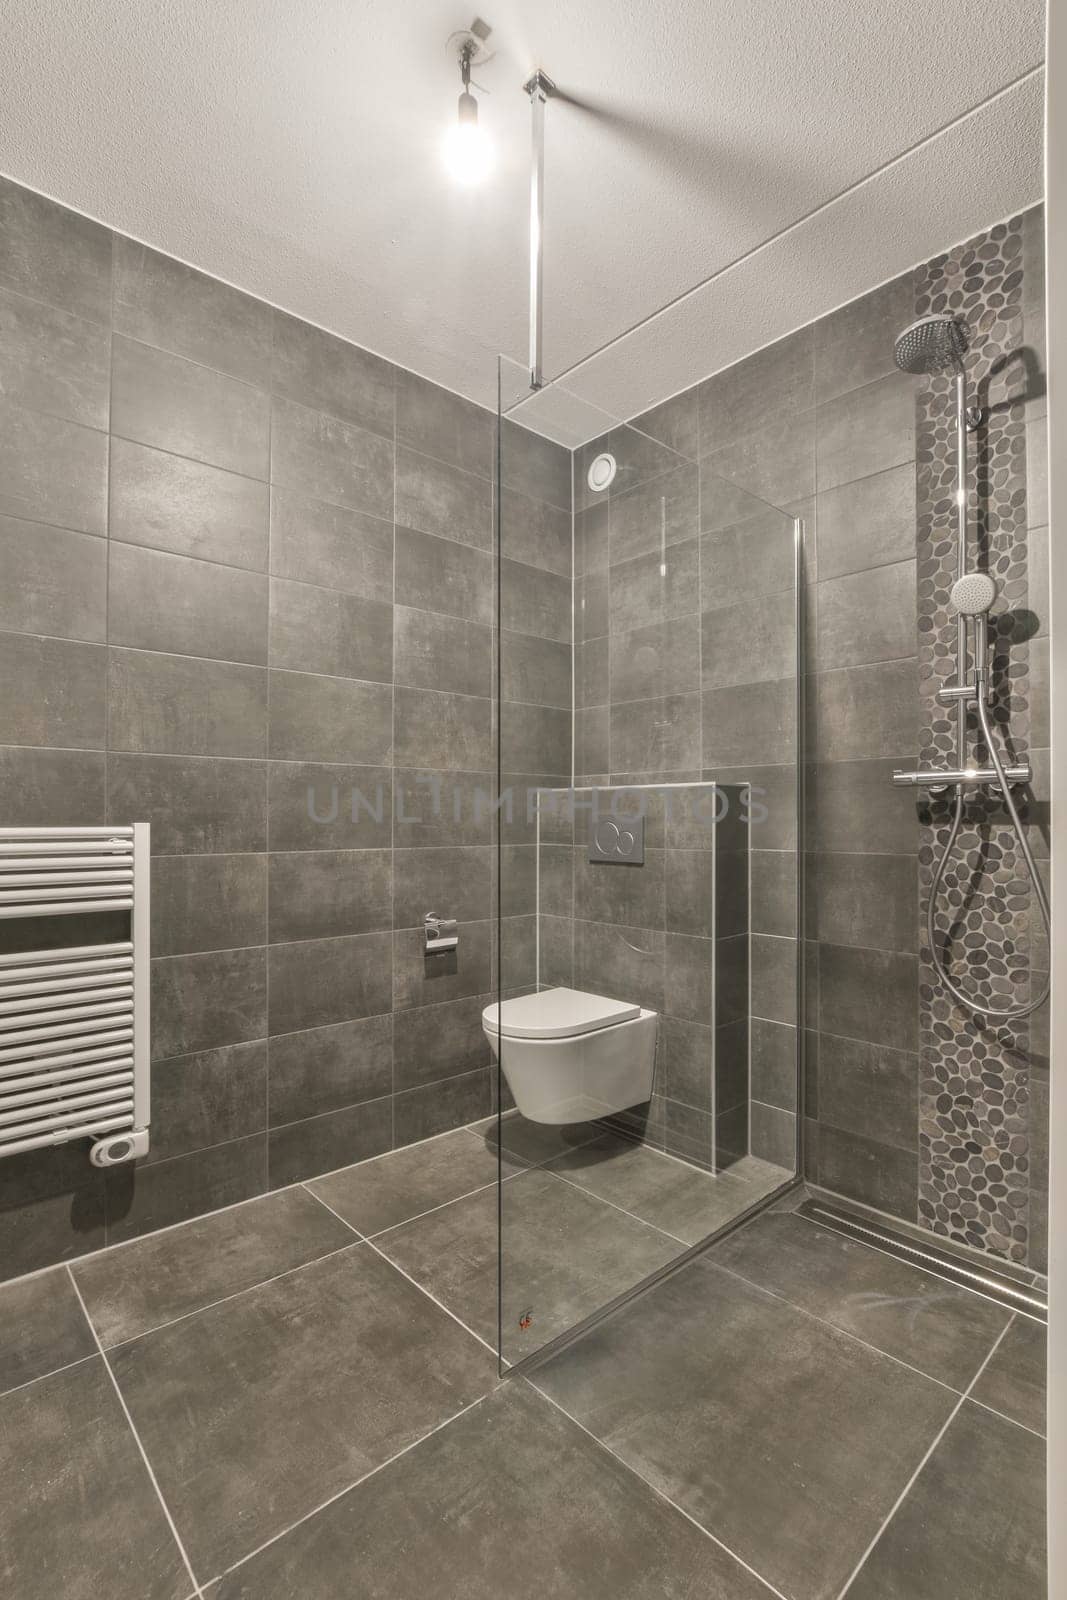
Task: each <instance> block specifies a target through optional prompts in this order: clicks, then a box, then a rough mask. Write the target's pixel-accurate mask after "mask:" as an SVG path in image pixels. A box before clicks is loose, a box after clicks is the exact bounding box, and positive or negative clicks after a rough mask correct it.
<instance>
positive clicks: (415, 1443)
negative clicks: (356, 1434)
mask: <svg viewBox="0 0 1067 1600" xmlns="http://www.w3.org/2000/svg"><path fill="white" fill-rule="evenodd" d="M493 1392H494V1391H493V1390H490V1391H489V1394H483V1395H479V1396H478V1398H477V1400H472V1401H471V1402H470V1404H469V1405H466V1406H464V1407H463V1409H462V1410H461V1411H456V1412H454V1413H453V1415H452V1416H450V1417H446V1418H445V1420H444V1422H439V1423H438V1424H437V1426H436V1427H434V1428H431V1429H430V1430H429V1432H428V1433H424V1434H421V1435H420V1436H419V1438H418V1439H413V1440H412V1442H411V1443H410V1444H406V1445H405V1446H404V1448H403V1449H402V1450H398V1451H397V1452H396V1454H395V1455H393V1456H390V1457H389V1458H388V1460H386V1461H382V1462H380V1463H379V1465H378V1466H376V1467H372V1468H371V1470H370V1471H369V1472H365V1473H364V1474H363V1476H362V1477H361V1478H355V1479H354V1480H353V1481H352V1482H351V1483H346V1484H345V1486H344V1488H343V1489H338V1491H337V1493H336V1494H332V1495H330V1497H329V1499H327V1500H323V1501H322V1503H321V1504H320V1505H317V1506H313V1507H312V1508H311V1510H310V1511H305V1513H304V1515H303V1516H302V1517H297V1519H296V1521H295V1522H291V1523H290V1524H289V1525H288V1527H285V1528H282V1529H281V1530H280V1531H279V1532H278V1533H275V1534H273V1535H272V1536H271V1537H270V1538H269V1539H265V1540H264V1542H263V1543H262V1544H259V1545H257V1546H256V1548H255V1549H254V1550H250V1551H249V1552H248V1554H247V1555H245V1556H242V1557H241V1559H240V1561H235V1562H234V1563H233V1565H232V1566H229V1567H226V1568H225V1569H224V1570H223V1571H222V1572H220V1573H217V1574H216V1575H215V1577H214V1578H210V1579H209V1580H208V1586H210V1584H213V1583H218V1582H219V1581H220V1580H221V1579H222V1578H225V1577H228V1576H229V1574H230V1573H231V1572H236V1571H238V1570H239V1569H240V1568H241V1567H243V1566H244V1565H245V1564H246V1563H247V1562H249V1561H251V1560H252V1559H253V1557H255V1556H258V1555H260V1554H262V1552H263V1551H264V1550H269V1549H270V1547H271V1545H274V1544H277V1543H278V1541H279V1540H280V1539H284V1538H286V1537H287V1535H288V1534H290V1533H293V1532H295V1530H296V1529H297V1528H299V1527H302V1526H303V1524H304V1523H305V1522H310V1521H311V1519H312V1518H313V1517H317V1516H318V1515H319V1513H320V1512H322V1511H325V1510H327V1509H328V1507H330V1506H332V1505H335V1504H336V1503H337V1501H338V1500H343V1499H344V1497H345V1496H346V1495H347V1494H351V1493H352V1491H353V1490H354V1489H358V1488H359V1487H360V1485H361V1484H364V1483H366V1482H368V1480H369V1479H371V1478H375V1477H377V1475H378V1473H379V1472H384V1470H385V1468H386V1467H391V1466H392V1465H393V1463H394V1461H399V1460H400V1459H401V1457H402V1456H406V1455H408V1454H409V1453H410V1452H411V1451H412V1450H417V1449H418V1447H419V1445H420V1444H425V1442H426V1440H427V1439H432V1438H433V1436H434V1434H435V1433H441V1432H442V1431H443V1430H444V1429H445V1428H449V1427H451V1425H452V1423H453V1422H458V1421H459V1419H460V1417H465V1416H466V1415H467V1413H468V1412H469V1411H474V1410H476V1409H477V1407H478V1406H480V1405H484V1403H485V1401H486V1400H488V1399H489V1398H490V1395H491V1394H492V1393H493ZM198 1592H199V1591H198Z"/></svg>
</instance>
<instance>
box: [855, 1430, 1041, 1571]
mask: <svg viewBox="0 0 1067 1600" xmlns="http://www.w3.org/2000/svg"><path fill="white" fill-rule="evenodd" d="M1047 1593H1048V1590H1047V1588H1046V1582H1045V1450H1044V1445H1043V1444H1042V1441H1041V1440H1040V1439H1039V1438H1037V1437H1036V1436H1035V1435H1034V1434H1032V1433H1029V1432H1028V1431H1027V1430H1026V1429H1025V1428H1020V1427H1017V1426H1016V1424H1015V1423H1014V1422H1008V1421H1006V1420H1005V1419H1004V1418H1003V1417H995V1416H994V1415H993V1414H992V1412H989V1411H985V1410H983V1408H982V1407H981V1406H976V1405H972V1404H971V1402H970V1401H965V1402H964V1404H963V1407H962V1408H961V1410H960V1413H959V1415H958V1416H957V1417H955V1418H954V1419H953V1422H952V1425H951V1427H950V1428H949V1429H948V1430H947V1432H946V1434H945V1437H944V1438H943V1439H942V1440H941V1442H940V1444H939V1445H938V1446H937V1449H936V1450H935V1451H934V1453H933V1455H932V1456H931V1457H930V1459H929V1461H928V1462H927V1463H926V1465H925V1466H924V1467H923V1470H922V1472H921V1473H920V1474H919V1476H918V1478H917V1479H916V1481H915V1484H914V1485H913V1487H912V1488H911V1490H910V1491H909V1493H908V1496H907V1498H906V1499H905V1501H904V1503H903V1505H902V1506H901V1507H900V1509H899V1511H898V1512H897V1513H896V1515H895V1516H894V1518H893V1520H892V1522H890V1524H889V1526H888V1527H887V1528H886V1530H885V1532H884V1533H883V1534H882V1537H881V1538H880V1539H879V1541H878V1543H877V1544H876V1545H875V1547H874V1549H873V1550H872V1552H871V1554H870V1556H869V1557H868V1558H867V1561H866V1562H865V1563H864V1565H863V1567H862V1568H861V1570H860V1572H859V1573H858V1575H857V1577H856V1579H855V1581H854V1582H853V1584H852V1586H851V1587H850V1589H849V1591H848V1600H1009V1597H1010V1600H1045V1596H1046V1595H1047Z"/></svg>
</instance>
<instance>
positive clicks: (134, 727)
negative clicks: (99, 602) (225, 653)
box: [108, 649, 267, 756]
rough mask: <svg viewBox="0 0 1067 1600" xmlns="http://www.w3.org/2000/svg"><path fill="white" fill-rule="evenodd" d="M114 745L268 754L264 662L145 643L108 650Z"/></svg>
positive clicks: (184, 751) (203, 752)
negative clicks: (164, 651)
mask: <svg viewBox="0 0 1067 1600" xmlns="http://www.w3.org/2000/svg"><path fill="white" fill-rule="evenodd" d="M108 656H109V659H108V714H109V730H108V738H109V744H110V747H111V748H112V749H113V750H142V751H155V752H159V753H165V754H167V755H191V756H263V755H265V754H266V742H267V674H266V672H265V671H264V670H263V669H262V668H260V667H246V666H235V665H233V664H232V663H231V662H224V661H201V660H196V659H194V658H192V657H190V656H169V655H155V654H152V653H148V652H144V651H140V650H116V649H112V650H111V651H109V653H108Z"/></svg>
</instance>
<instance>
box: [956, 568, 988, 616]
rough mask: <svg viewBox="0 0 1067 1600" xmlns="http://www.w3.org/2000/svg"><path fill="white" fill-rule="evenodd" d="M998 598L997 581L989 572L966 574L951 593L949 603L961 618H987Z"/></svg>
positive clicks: (958, 579)
mask: <svg viewBox="0 0 1067 1600" xmlns="http://www.w3.org/2000/svg"><path fill="white" fill-rule="evenodd" d="M996 598H997V585H996V581H995V579H993V578H991V577H990V576H989V573H988V572H966V573H964V575H963V577H962V578H957V579H956V581H955V583H954V584H953V585H952V589H951V591H950V593H949V602H950V603H951V605H952V606H953V608H954V609H955V610H956V611H958V612H959V614H960V616H961V617H984V616H986V614H987V613H988V612H989V610H990V608H991V607H992V604H993V601H994V600H995V599H996Z"/></svg>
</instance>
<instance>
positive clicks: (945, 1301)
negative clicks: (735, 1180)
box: [714, 1213, 1011, 1391]
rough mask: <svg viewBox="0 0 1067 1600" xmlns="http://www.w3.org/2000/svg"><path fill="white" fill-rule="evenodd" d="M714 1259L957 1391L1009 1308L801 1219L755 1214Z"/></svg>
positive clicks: (996, 1333)
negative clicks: (752, 1220) (752, 1219)
mask: <svg viewBox="0 0 1067 1600" xmlns="http://www.w3.org/2000/svg"><path fill="white" fill-rule="evenodd" d="M714 1259H715V1260H716V1261H717V1262H718V1263H719V1265H720V1266H723V1267H728V1268H729V1269H730V1271H731V1272H736V1273H739V1274H740V1276H741V1277H743V1278H747V1279H748V1281H749V1282H750V1283H755V1284H758V1285H759V1286H760V1288H763V1289H770V1290H771V1291H772V1292H773V1293H774V1294H780V1295H782V1296H783V1297H784V1298H785V1299H786V1300H789V1301H791V1302H792V1304H793V1305H795V1306H800V1307H801V1309H802V1310H804V1311H810V1312H811V1313H812V1315H813V1316H816V1317H822V1318H823V1320H824V1321H826V1322H832V1323H833V1324H834V1326H835V1327H838V1328H843V1329H844V1331H845V1332H846V1333H851V1334H854V1335H855V1336H856V1338H858V1339H863V1340H864V1341H865V1342H866V1343H867V1344H870V1345H874V1347H875V1348H876V1349H878V1350H884V1351H885V1352H886V1353H887V1354H888V1355H891V1356H895V1357H896V1358H897V1360H899V1361H906V1362H907V1363H908V1365H909V1366H912V1367H917V1368H918V1369H919V1371H920V1372H925V1373H927V1374H928V1375H929V1376H930V1377H931V1378H937V1379H938V1380H939V1382H941V1383H947V1384H949V1385H951V1387H952V1388H954V1389H958V1390H961V1391H962V1390H963V1389H966V1387H967V1385H968V1384H969V1383H970V1382H971V1379H972V1378H973V1377H974V1375H975V1373H976V1372H977V1371H978V1369H979V1367H980V1366H981V1365H982V1362H983V1361H984V1360H985V1359H986V1357H987V1356H988V1354H989V1352H990V1350H992V1348H993V1346H994V1344H995V1343H996V1341H997V1339H998V1338H999V1337H1000V1335H1001V1334H1002V1333H1003V1331H1004V1329H1005V1328H1006V1327H1007V1325H1008V1323H1009V1322H1010V1320H1011V1313H1010V1312H1009V1311H1005V1310H1003V1309H1002V1308H1001V1307H999V1306H995V1305H993V1304H992V1302H991V1301H988V1300H982V1299H981V1298H979V1296H978V1295H975V1294H971V1293H970V1292H969V1291H968V1290H966V1289H958V1288H956V1287H955V1285H953V1284H950V1283H943V1282H942V1281H941V1280H940V1279H939V1278H934V1277H931V1275H930V1274H929V1273H927V1272H920V1271H919V1269H918V1268H917V1267H911V1266H908V1265H907V1264H906V1263H905V1262H901V1261H896V1260H894V1259H893V1258H892V1257H891V1256H887V1255H883V1254H882V1253H881V1252H879V1251H877V1250H872V1249H871V1248H870V1247H869V1246H868V1245H865V1244H859V1243H857V1242H856V1241H855V1240H853V1239H846V1238H844V1237H843V1236H842V1235H841V1234H839V1233H834V1232H832V1231H831V1230H830V1229H829V1228H821V1227H819V1226H817V1225H816V1224H815V1223H812V1222H808V1221H806V1220H805V1218H803V1217H796V1216H784V1215H782V1214H781V1213H776V1214H773V1215H765V1216H762V1217H758V1218H757V1219H756V1220H755V1221H754V1222H750V1223H749V1224H748V1226H747V1227H744V1228H741V1229H739V1230H738V1232H737V1233H734V1234H732V1235H731V1236H730V1237H729V1238H728V1239H725V1240H724V1241H723V1242H722V1244H720V1245H716V1246H715V1248H714Z"/></svg>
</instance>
